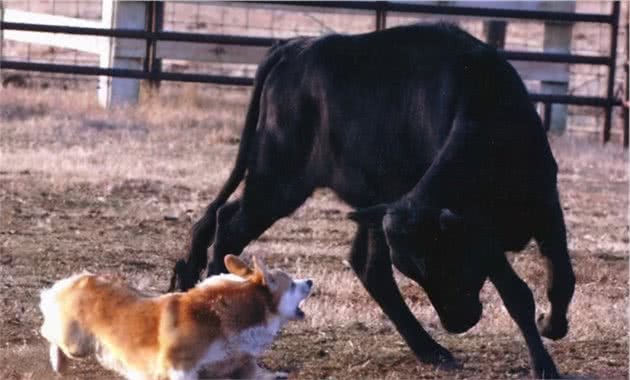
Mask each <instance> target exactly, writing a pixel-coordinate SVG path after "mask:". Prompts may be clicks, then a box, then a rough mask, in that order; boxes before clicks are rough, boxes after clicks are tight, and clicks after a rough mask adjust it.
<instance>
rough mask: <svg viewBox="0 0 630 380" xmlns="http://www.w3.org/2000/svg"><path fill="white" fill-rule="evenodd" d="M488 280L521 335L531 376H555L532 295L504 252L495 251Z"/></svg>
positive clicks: (555, 377) (557, 376) (545, 377)
mask: <svg viewBox="0 0 630 380" xmlns="http://www.w3.org/2000/svg"><path fill="white" fill-rule="evenodd" d="M490 281H492V283H493V284H494V286H495V288H496V289H497V291H498V292H499V295H500V296H501V299H502V300H503V304H504V305H505V308H506V309H507V311H508V313H510V316H511V317H512V319H513V320H514V321H515V322H516V324H517V325H518V327H519V328H520V330H521V333H522V334H523V337H524V338H525V342H526V343H527V348H528V349H529V355H530V357H531V362H532V367H533V368H532V369H533V372H534V376H535V377H536V378H543V379H557V378H559V377H560V376H559V375H558V370H557V369H556V366H555V364H554V363H553V360H552V359H551V356H549V353H548V352H547V350H546V349H545V346H544V345H543V342H542V339H541V337H540V334H539V333H538V330H537V329H536V322H535V315H534V314H535V304H534V296H533V295H532V292H531V290H529V287H528V286H527V284H525V282H523V280H521V279H520V278H519V277H518V275H517V274H516V273H515V272H514V270H513V269H512V266H511V265H510V263H509V262H508V261H507V259H506V258H505V255H504V254H498V255H497V256H496V257H495V258H494V262H493V263H492V265H491V271H490Z"/></svg>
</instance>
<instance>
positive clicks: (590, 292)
mask: <svg viewBox="0 0 630 380" xmlns="http://www.w3.org/2000/svg"><path fill="white" fill-rule="evenodd" d="M90 95H91V94H90ZM246 95H247V94H246V93H243V91H242V90H233V91H232V90H216V89H214V90H210V91H208V90H204V91H199V90H198V89H197V87H195V86H191V87H187V88H186V90H185V92H184V96H178V97H171V96H168V93H167V92H166V93H163V94H162V95H161V96H160V97H155V98H148V99H145V101H144V102H143V104H142V105H140V106H139V107H136V108H127V109H118V110H114V111H105V110H101V109H100V108H98V107H97V106H96V105H95V104H94V103H93V102H92V101H91V100H90V99H91V96H88V95H86V93H82V92H71V91H68V92H60V91H41V92H35V91H32V90H17V89H11V90H4V91H3V93H2V96H0V136H1V138H0V201H1V204H2V207H1V208H0V287H1V288H2V292H1V295H0V297H1V299H0V302H2V304H3V308H4V309H3V310H4V312H3V314H2V315H1V316H0V322H1V324H0V325H1V326H2V331H3V332H2V333H1V334H0V336H1V338H0V368H3V369H0V376H1V377H3V378H9V379H28V378H33V379H35V378H47V377H50V376H51V373H50V372H49V369H48V367H47V365H46V364H45V363H44V358H45V356H46V352H45V348H44V346H43V342H42V340H41V338H39V336H38V333H37V328H38V325H39V323H41V320H40V316H39V313H38V311H37V309H36V307H35V305H36V297H37V290H38V289H39V288H41V287H43V286H45V285H47V284H49V283H50V281H53V280H55V279H58V278H60V277H63V276H66V275H68V274H70V273H72V272H74V271H77V270H80V269H82V268H84V267H85V268H88V269H92V270H97V271H102V270H115V271H120V272H122V273H124V274H126V275H127V276H128V277H129V278H130V279H131V280H132V281H134V283H136V284H139V286H140V287H142V288H145V289H150V290H163V289H164V288H165V287H166V285H167V281H168V276H169V274H170V273H169V271H170V268H171V265H172V263H173V261H174V260H175V259H176V258H177V257H178V256H179V255H180V254H182V252H183V249H182V247H183V246H184V244H185V242H186V238H187V233H188V230H189V228H190V226H191V223H192V221H193V220H195V219H197V218H198V217H199V213H200V212H201V211H202V210H203V208H204V206H205V204H206V203H207V202H208V201H209V200H210V199H211V198H212V196H213V195H214V194H215V193H216V191H217V189H218V187H219V186H220V185H221V184H222V181H224V180H225V178H227V176H228V173H229V170H230V168H231V164H232V161H233V159H234V156H235V154H236V144H235V142H236V141H238V138H239V135H240V129H241V124H242V120H243V115H244V107H245V104H246V101H247V98H246ZM552 147H553V149H554V153H555V155H556V157H557V159H558V162H559V164H560V168H561V172H560V191H561V194H562V201H563V206H564V208H565V215H566V219H567V224H568V229H569V244H570V248H571V251H572V255H573V261H574V265H575V269H576V273H577V276H578V284H577V288H576V294H575V299H574V302H573V304H572V309H571V315H570V319H571V321H570V322H571V328H572V329H571V331H570V334H569V336H568V337H567V338H566V339H564V340H562V341H560V342H557V343H552V344H549V346H550V347H551V350H552V351H553V353H554V356H555V358H556V361H557V362H558V364H559V366H560V367H561V368H562V370H563V371H565V372H570V373H572V374H575V375H576V376H587V377H591V376H595V377H604V378H610V377H613V378H619V377H625V374H626V373H627V371H628V363H627V357H628V348H627V344H626V342H627V334H628V322H627V313H626V310H627V309H628V220H627V211H628V177H627V170H626V167H627V164H628V157H627V152H625V151H623V150H622V149H621V148H620V147H619V146H617V145H608V146H605V147H602V146H600V145H597V144H591V143H588V142H584V141H579V140H576V139H570V138H567V137H560V138H558V137H556V138H553V139H552ZM346 211H348V207H347V206H345V205H343V204H342V203H341V202H339V201H338V200H337V198H336V197H335V196H334V195H333V194H332V193H330V192H329V191H318V192H317V193H316V194H315V195H314V196H313V197H312V198H311V199H310V200H308V201H307V202H306V203H305V204H304V205H303V206H302V207H301V208H300V209H298V210H297V211H296V212H295V213H294V214H293V215H292V216H291V217H290V218H286V219H283V220H281V221H279V222H278V223H276V224H275V225H274V226H273V227H272V228H271V229H269V230H268V231H267V232H266V233H265V234H264V235H263V236H262V237H261V238H260V239H258V240H257V241H256V242H254V243H252V244H251V245H249V246H248V247H247V249H246V251H245V254H246V256H248V255H253V254H255V255H261V256H264V257H265V258H267V260H269V261H270V262H271V263H273V265H276V266H279V267H282V268H284V269H286V270H288V271H290V272H292V273H295V274H296V275H298V276H309V277H311V278H313V279H314V281H315V284H316V290H315V293H314V295H313V296H312V298H311V299H310V300H309V302H308V303H307V304H306V307H305V311H306V313H307V315H308V316H309V317H308V319H307V321H305V322H304V323H295V324H292V325H290V326H289V327H288V329H287V331H286V333H285V334H283V337H282V338H281V339H280V340H279V341H278V343H277V345H276V346H275V347H274V349H273V350H272V351H271V352H270V354H269V355H268V356H267V357H266V359H265V363H266V364H267V365H268V366H270V367H272V368H275V369H283V368H284V369H289V370H291V372H293V373H294V374H296V375H297V376H298V377H301V378H322V377H338V378H354V377H378V378H392V379H393V378H409V377H416V378H434V377H443V376H446V375H445V374H444V373H441V372H435V371H434V370H433V369H432V368H431V367H429V366H418V365H417V364H416V363H415V361H414V360H413V358H412V356H411V355H410V354H409V351H408V350H407V349H406V348H405V346H404V344H403V343H402V341H401V340H400V338H399V336H398V335H397V334H396V333H395V332H394V331H393V329H392V327H391V325H390V323H389V321H388V320H386V319H385V318H384V317H383V315H382V313H381V312H380V310H379V309H378V307H377V306H376V305H375V304H374V302H372V301H371V300H370V299H369V297H368V295H367V294H366V292H365V291H364V290H363V288H362V287H361V285H360V283H359V282H358V280H357V279H356V278H355V276H354V275H353V273H352V271H351V270H350V269H349V268H348V267H347V265H346V264H345V263H344V259H345V257H346V254H347V252H348V250H349V244H350V242H351V239H352V235H353V233H354V230H355V226H354V225H353V224H352V223H350V222H349V221H347V220H346V219H345V213H346ZM164 216H169V217H174V218H175V220H165V219H164ZM171 219H172V218H171ZM526 251H527V252H525V253H523V254H514V255H510V259H511V261H512V263H513V265H514V267H515V268H516V270H517V271H518V272H519V273H520V274H521V275H522V277H523V278H524V279H525V280H526V281H527V282H528V284H529V285H530V287H531V288H532V290H534V292H535V296H536V300H537V304H538V306H539V308H541V309H543V310H544V309H546V307H547V301H546V297H545V294H544V277H545V276H544V268H543V266H542V260H541V259H540V257H539V255H537V249H536V247H535V245H532V246H530V247H528V249H527V250H526ZM397 277H398V281H399V284H400V286H401V289H402V290H403V293H404V294H405V296H406V298H407V301H408V303H409V305H410V307H411V308H412V310H413V311H414V313H415V314H416V315H417V316H418V317H419V319H420V320H421V321H423V323H424V325H425V327H426V328H427V330H429V332H430V333H432V334H433V335H434V336H436V337H437V339H438V340H439V341H441V342H443V343H444V344H445V345H446V346H448V347H449V348H451V349H452V350H453V351H454V353H455V355H456V356H457V357H458V358H459V359H460V360H462V361H463V363H464V369H463V370H461V371H460V372H456V373H449V374H448V377H457V378H479V377H484V378H488V377H503V378H505V377H517V378H518V377H523V376H526V375H527V368H528V362H527V355H526V352H525V351H524V350H525V348H524V345H523V342H522V339H521V338H520V335H519V333H518V331H517V329H516V327H515V326H514V323H513V322H512V321H511V319H510V318H509V316H508V315H507V313H506V311H505V309H504V307H503V306H502V304H501V301H500V299H499V297H498V295H497V293H496V291H495V290H494V289H493V288H492V286H490V285H489V284H487V285H486V286H485V287H484V289H483V291H482V294H481V298H482V300H483V302H484V305H485V308H484V318H483V319H482V321H481V322H480V323H479V324H478V325H477V326H476V327H474V328H473V329H471V330H470V331H469V332H467V333H466V334H463V335H462V336H457V337H453V336H449V335H446V334H444V333H443V330H442V329H441V326H440V324H439V321H438V318H437V316H436V314H435V312H434V311H433V309H432V308H431V307H430V304H429V302H428V300H427V298H426V296H425V295H424V293H423V292H422V291H421V290H419V289H418V287H417V286H415V285H414V284H413V283H412V282H411V281H409V280H407V279H405V278H403V277H402V276H397ZM34 363H36V364H34ZM94 371H96V372H94ZM72 373H73V374H74V376H87V377H90V378H103V379H105V378H108V376H110V375H109V374H107V373H106V372H102V371H101V370H100V369H98V367H97V366H95V365H94V363H93V362H87V363H80V364H78V365H77V366H76V367H75V369H74V370H73V372H72ZM86 374H87V375H86Z"/></svg>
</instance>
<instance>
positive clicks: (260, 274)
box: [253, 256, 275, 289]
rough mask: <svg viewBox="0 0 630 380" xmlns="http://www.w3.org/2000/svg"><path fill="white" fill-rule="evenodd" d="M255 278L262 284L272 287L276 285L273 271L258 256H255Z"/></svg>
mask: <svg viewBox="0 0 630 380" xmlns="http://www.w3.org/2000/svg"><path fill="white" fill-rule="evenodd" d="M253 261H254V279H257V280H258V281H260V282H261V283H262V284H264V285H267V287H269V288H270V289H273V287H274V286H275V282H274V280H273V277H272V276H271V273H269V271H268V270H267V266H266V265H265V264H264V263H263V262H262V260H261V259H259V258H258V257H257V256H254V258H253Z"/></svg>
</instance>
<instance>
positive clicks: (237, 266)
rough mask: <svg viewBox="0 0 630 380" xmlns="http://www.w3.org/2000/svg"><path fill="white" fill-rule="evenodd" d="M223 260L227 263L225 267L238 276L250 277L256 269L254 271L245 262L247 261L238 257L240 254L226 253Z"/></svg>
mask: <svg viewBox="0 0 630 380" xmlns="http://www.w3.org/2000/svg"><path fill="white" fill-rule="evenodd" d="M223 262H224V263H225V267H226V268H227V270H228V272H230V273H232V274H235V275H237V276H240V277H248V276H250V275H251V274H252V273H254V271H252V268H250V267H249V266H248V265H247V264H245V262H244V261H243V260H241V259H240V258H238V256H234V255H226V256H225V257H224V258H223Z"/></svg>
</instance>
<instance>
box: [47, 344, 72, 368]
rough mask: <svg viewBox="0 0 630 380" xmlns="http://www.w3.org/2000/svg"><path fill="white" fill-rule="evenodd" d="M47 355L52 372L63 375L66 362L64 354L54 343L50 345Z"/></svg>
mask: <svg viewBox="0 0 630 380" xmlns="http://www.w3.org/2000/svg"><path fill="white" fill-rule="evenodd" d="M48 353H49V355H50V364H51V365H52V369H53V371H55V372H56V373H63V372H64V371H65V369H66V365H67V362H68V358H67V357H66V354H64V353H63V351H61V348H59V346H57V345H56V344H54V343H51V344H50V348H49V351H48Z"/></svg>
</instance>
